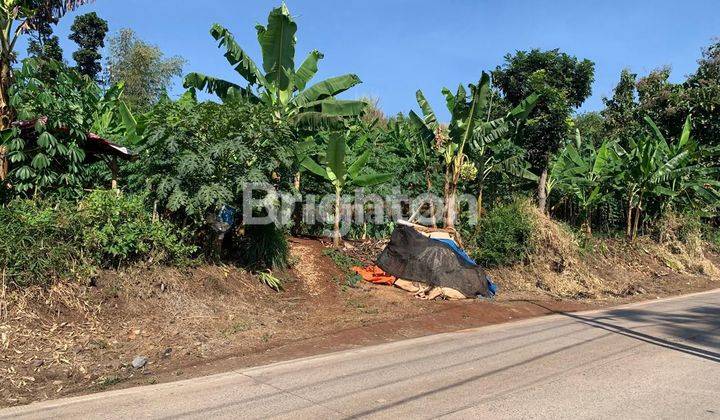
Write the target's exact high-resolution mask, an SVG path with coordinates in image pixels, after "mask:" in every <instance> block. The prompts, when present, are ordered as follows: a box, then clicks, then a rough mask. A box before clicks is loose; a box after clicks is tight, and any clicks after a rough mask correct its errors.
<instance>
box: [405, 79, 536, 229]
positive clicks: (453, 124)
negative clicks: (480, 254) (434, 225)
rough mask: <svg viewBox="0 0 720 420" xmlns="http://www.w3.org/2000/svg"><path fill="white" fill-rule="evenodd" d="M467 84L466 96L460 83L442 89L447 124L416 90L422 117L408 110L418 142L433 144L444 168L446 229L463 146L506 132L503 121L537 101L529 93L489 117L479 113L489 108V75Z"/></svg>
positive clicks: (520, 114)
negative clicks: (510, 107)
mask: <svg viewBox="0 0 720 420" xmlns="http://www.w3.org/2000/svg"><path fill="white" fill-rule="evenodd" d="M469 87H470V97H469V98H468V92H467V91H466V90H465V88H464V87H463V86H462V85H460V86H459V87H458V90H457V93H455V94H452V92H450V90H448V89H447V88H444V89H443V90H442V92H443V94H444V95H445V99H446V105H447V108H448V110H449V111H450V115H451V120H450V124H449V125H448V126H447V128H446V127H445V126H443V125H442V124H440V123H439V122H438V119H437V116H436V114H435V112H434V111H433V109H432V107H431V106H430V104H429V103H428V101H427V99H426V98H425V95H424V94H423V93H422V91H420V90H418V91H417V93H416V97H417V102H418V105H419V106H420V109H421V110H422V113H423V118H420V117H419V116H418V115H417V114H416V113H415V112H414V111H410V113H409V118H410V121H411V123H412V124H413V125H414V126H415V127H416V129H417V130H418V135H419V136H420V139H421V142H420V144H431V145H433V147H434V150H435V153H437V154H438V155H439V156H440V159H441V162H442V164H443V166H444V168H445V181H444V186H443V195H444V199H445V209H444V219H443V223H444V225H445V227H446V228H450V229H453V228H454V226H455V213H456V210H455V208H456V196H457V188H458V183H459V181H460V176H461V172H462V168H463V166H464V165H466V164H467V163H468V161H469V157H468V155H467V154H466V152H465V149H466V147H470V146H471V143H472V142H473V141H475V142H477V141H479V140H481V139H483V138H485V139H490V138H493V137H494V136H497V137H500V136H501V135H502V134H504V132H506V131H505V130H507V131H509V128H508V126H507V124H509V122H510V121H511V120H513V119H521V118H523V117H524V118H526V117H527V114H528V113H529V112H530V110H531V109H532V107H533V106H534V104H535V102H536V101H537V96H536V95H532V96H531V97H529V98H527V99H526V100H525V101H523V103H522V104H520V105H519V106H518V107H516V108H515V109H513V110H512V111H511V112H510V113H509V114H508V115H507V116H506V117H503V118H500V119H497V120H492V121H491V120H489V117H485V118H484V117H483V115H485V111H487V110H488V109H489V98H490V76H489V75H488V74H487V73H485V72H483V73H482V76H481V78H480V81H479V82H478V84H477V85H473V84H470V85H469ZM488 115H489V114H488Z"/></svg>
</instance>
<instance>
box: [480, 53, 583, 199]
mask: <svg viewBox="0 0 720 420" xmlns="http://www.w3.org/2000/svg"><path fill="white" fill-rule="evenodd" d="M594 74H595V64H594V63H593V62H592V61H590V60H587V59H585V60H578V59H577V58H576V57H573V56H570V55H568V54H566V53H562V52H560V51H559V50H557V49H554V50H549V51H541V50H538V49H534V50H532V51H529V52H528V51H518V52H517V53H515V55H511V54H508V55H506V56H505V64H504V65H503V66H498V67H497V68H496V69H495V71H494V72H493V81H494V83H495V85H496V86H497V87H498V88H499V89H500V90H501V91H502V92H503V94H504V95H505V98H506V99H507V100H508V101H510V103H512V104H513V105H519V104H520V103H521V101H522V100H523V99H524V98H526V97H528V96H529V95H530V94H531V93H538V94H539V95H540V99H539V100H538V103H537V106H535V108H534V110H533V112H532V113H531V114H530V118H529V120H528V122H527V124H526V125H525V127H524V128H523V132H522V135H521V136H519V138H521V139H522V143H523V144H521V146H523V147H525V149H526V150H527V151H528V154H529V158H530V161H531V162H532V164H533V166H534V167H535V169H537V170H538V171H539V172H540V174H541V175H540V177H539V181H538V206H539V207H540V209H541V210H542V211H546V208H547V190H546V183H547V175H548V163H549V159H550V156H551V155H552V154H553V153H555V152H556V151H557V149H558V147H559V146H560V145H561V143H562V141H563V140H564V139H565V137H566V136H567V134H568V130H569V128H570V124H569V123H568V122H569V117H570V116H571V114H572V112H573V110H574V109H576V108H578V107H579V106H580V105H582V103H583V102H585V99H587V97H588V96H590V94H591V92H592V88H591V87H592V82H593V81H594Z"/></svg>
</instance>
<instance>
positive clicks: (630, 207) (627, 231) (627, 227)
mask: <svg viewBox="0 0 720 420" xmlns="http://www.w3.org/2000/svg"><path fill="white" fill-rule="evenodd" d="M632 199H633V194H632V192H631V193H629V194H628V203H627V215H626V218H627V222H626V225H625V237H626V238H627V239H628V240H632V220H633V205H632Z"/></svg>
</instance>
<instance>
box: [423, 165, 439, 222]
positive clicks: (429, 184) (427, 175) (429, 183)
mask: <svg viewBox="0 0 720 420" xmlns="http://www.w3.org/2000/svg"><path fill="white" fill-rule="evenodd" d="M425 180H426V181H427V192H428V197H431V195H432V179H430V173H429V172H428V171H426V172H425ZM430 219H431V220H432V222H431V223H432V227H433V228H436V227H437V219H436V217H435V200H432V199H430Z"/></svg>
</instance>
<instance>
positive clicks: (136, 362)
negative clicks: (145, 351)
mask: <svg viewBox="0 0 720 420" xmlns="http://www.w3.org/2000/svg"><path fill="white" fill-rule="evenodd" d="M147 362H148V358H147V357H143V356H137V357H135V358H134V359H133V361H132V367H134V368H135V369H141V368H143V367H145V365H146V364H147Z"/></svg>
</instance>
